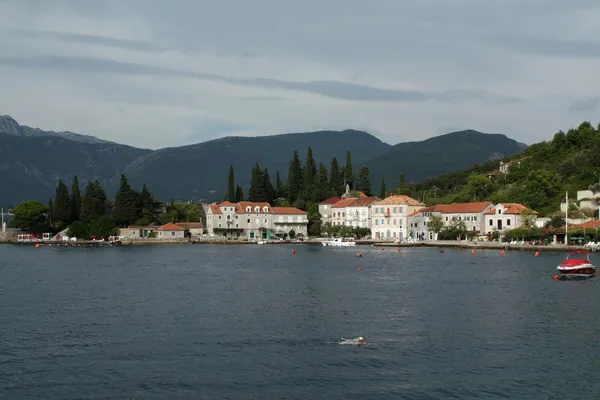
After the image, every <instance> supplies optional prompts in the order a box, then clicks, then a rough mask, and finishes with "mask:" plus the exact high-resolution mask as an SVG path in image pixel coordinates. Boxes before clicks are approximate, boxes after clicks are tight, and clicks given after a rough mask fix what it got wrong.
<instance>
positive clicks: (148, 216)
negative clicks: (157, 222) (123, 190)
mask: <svg viewBox="0 0 600 400" xmlns="http://www.w3.org/2000/svg"><path fill="white" fill-rule="evenodd" d="M154 203H155V202H154V196H153V195H152V193H151V192H150V190H148V188H147V187H146V185H144V186H142V191H141V192H140V217H141V219H144V220H145V221H144V222H148V223H151V222H153V221H154V219H155V218H156V213H155V210H156V207H155V204H154Z"/></svg>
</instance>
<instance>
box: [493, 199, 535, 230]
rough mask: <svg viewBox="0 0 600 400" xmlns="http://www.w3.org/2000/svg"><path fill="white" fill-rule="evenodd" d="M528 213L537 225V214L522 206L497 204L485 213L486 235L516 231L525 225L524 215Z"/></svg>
mask: <svg viewBox="0 0 600 400" xmlns="http://www.w3.org/2000/svg"><path fill="white" fill-rule="evenodd" d="M524 213H528V214H530V216H531V219H532V220H533V221H532V222H533V224H534V225H535V219H537V212H535V211H532V210H530V209H528V208H527V207H525V206H524V205H522V204H516V203H502V204H497V205H496V206H495V207H494V208H492V209H491V210H488V211H486V212H485V213H484V218H485V220H484V225H485V234H486V235H487V234H491V233H492V232H494V231H499V232H504V231H505V230H509V229H516V228H519V227H521V226H522V225H523V218H522V216H523V214H524Z"/></svg>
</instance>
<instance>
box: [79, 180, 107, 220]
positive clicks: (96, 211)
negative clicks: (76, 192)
mask: <svg viewBox="0 0 600 400" xmlns="http://www.w3.org/2000/svg"><path fill="white" fill-rule="evenodd" d="M106 208H107V198H106V193H105V192H104V190H103V189H102V187H101V186H100V182H98V181H97V180H96V181H93V182H89V183H88V184H87V186H86V188H85V192H84V194H83V198H82V199H81V220H82V221H83V222H89V221H91V220H93V219H95V218H99V217H101V216H103V215H104V214H105V213H106Z"/></svg>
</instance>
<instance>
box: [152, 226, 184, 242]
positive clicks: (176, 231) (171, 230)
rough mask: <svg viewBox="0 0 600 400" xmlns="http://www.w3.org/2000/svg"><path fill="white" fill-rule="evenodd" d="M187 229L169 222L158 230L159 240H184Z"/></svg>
mask: <svg viewBox="0 0 600 400" xmlns="http://www.w3.org/2000/svg"><path fill="white" fill-rule="evenodd" d="M184 232H185V229H184V228H182V227H181V226H179V225H176V224H174V223H172V222H169V223H167V224H165V225H163V226H159V227H158V228H157V229H156V233H157V238H158V239H170V240H171V239H183V238H184Z"/></svg>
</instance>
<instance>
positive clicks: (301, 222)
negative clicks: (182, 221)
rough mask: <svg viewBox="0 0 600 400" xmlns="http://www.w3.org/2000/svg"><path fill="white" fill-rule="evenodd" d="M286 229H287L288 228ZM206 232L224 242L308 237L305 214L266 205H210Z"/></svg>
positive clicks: (286, 208) (288, 208) (299, 211)
mask: <svg viewBox="0 0 600 400" xmlns="http://www.w3.org/2000/svg"><path fill="white" fill-rule="evenodd" d="M288 228H289V229H288ZM206 229H207V232H208V234H209V235H211V236H221V237H224V238H228V239H249V240H252V239H266V240H269V239H274V238H275V237H284V236H287V235H289V232H290V231H291V230H293V231H294V233H295V234H296V235H297V236H307V235H308V216H307V213H306V212H304V211H302V210H299V209H297V208H294V207H271V206H270V205H269V203H255V202H249V201H242V202H239V203H230V202H227V201H226V202H223V203H220V204H217V203H213V204H210V205H209V207H208V210H207V212H206Z"/></svg>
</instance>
